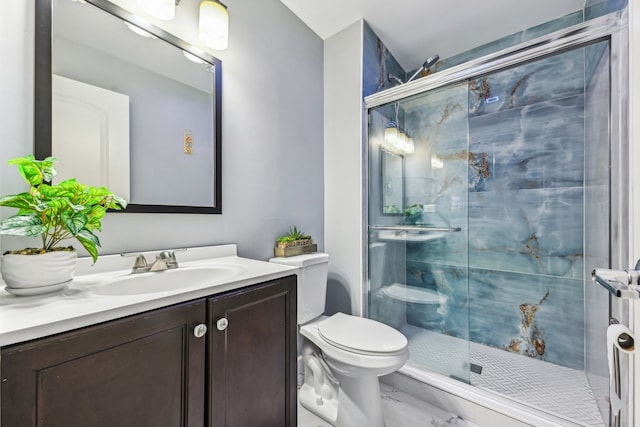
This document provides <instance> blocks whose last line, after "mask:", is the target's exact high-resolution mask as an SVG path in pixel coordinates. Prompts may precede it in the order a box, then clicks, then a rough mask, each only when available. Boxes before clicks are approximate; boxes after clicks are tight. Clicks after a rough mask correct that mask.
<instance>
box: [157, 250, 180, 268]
mask: <svg viewBox="0 0 640 427" xmlns="http://www.w3.org/2000/svg"><path fill="white" fill-rule="evenodd" d="M157 259H161V260H163V261H164V263H165V264H166V266H167V268H169V269H171V268H178V260H177V259H176V254H175V251H162V252H160V254H159V255H158V257H157Z"/></svg>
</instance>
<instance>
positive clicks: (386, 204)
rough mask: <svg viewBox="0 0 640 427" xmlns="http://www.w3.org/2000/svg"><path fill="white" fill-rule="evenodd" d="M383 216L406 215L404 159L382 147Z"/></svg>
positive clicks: (381, 186)
mask: <svg viewBox="0 0 640 427" xmlns="http://www.w3.org/2000/svg"><path fill="white" fill-rule="evenodd" d="M380 162H381V164H380V175H381V183H380V184H381V185H380V188H381V189H382V194H381V196H382V197H381V198H380V199H381V200H382V214H383V215H403V214H404V157H403V156H401V155H399V154H394V153H392V152H390V151H387V150H386V149H384V148H383V147H380Z"/></svg>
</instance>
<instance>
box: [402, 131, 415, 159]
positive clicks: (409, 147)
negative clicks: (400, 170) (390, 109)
mask: <svg viewBox="0 0 640 427" xmlns="http://www.w3.org/2000/svg"><path fill="white" fill-rule="evenodd" d="M415 151H416V144H415V143H414V142H413V138H411V137H410V136H409V135H407V141H406V144H405V146H404V152H405V153H407V154H413V153H414V152H415Z"/></svg>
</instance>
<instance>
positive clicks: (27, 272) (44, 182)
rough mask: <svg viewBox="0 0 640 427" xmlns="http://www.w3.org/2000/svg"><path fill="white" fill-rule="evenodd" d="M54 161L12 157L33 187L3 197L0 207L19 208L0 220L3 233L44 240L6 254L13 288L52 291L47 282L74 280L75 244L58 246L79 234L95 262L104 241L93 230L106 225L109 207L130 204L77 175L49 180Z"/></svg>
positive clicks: (5, 275)
mask: <svg viewBox="0 0 640 427" xmlns="http://www.w3.org/2000/svg"><path fill="white" fill-rule="evenodd" d="M56 161H57V160H56V159H55V158H53V157H47V158H46V159H44V160H35V158H34V157H33V156H32V155H28V156H26V157H19V158H16V159H12V160H10V161H9V164H10V165H16V166H17V167H18V171H19V172H20V175H22V177H23V178H24V180H25V181H26V182H27V183H28V184H29V185H30V189H29V191H28V192H25V193H20V194H14V195H9V196H4V197H1V198H0V206H7V207H12V208H16V209H18V212H17V213H16V214H15V215H13V216H11V217H9V218H6V219H3V220H1V221H0V234H10V235H16V236H27V237H38V236H39V237H40V238H41V239H42V246H41V247H39V248H26V249H22V250H17V251H7V252H5V253H4V254H3V257H2V265H1V267H2V268H1V271H2V278H3V279H4V281H5V283H6V284H7V288H8V289H7V290H8V291H10V292H11V290H15V289H29V288H39V289H35V290H33V291H32V292H31V293H32V294H33V293H38V291H42V292H50V291H51V289H49V288H48V287H52V286H55V285H59V284H61V283H65V282H67V281H69V280H71V278H72V276H73V271H74V269H75V265H76V261H77V254H76V251H75V250H74V248H73V247H72V246H68V247H63V246H60V242H61V241H63V240H66V239H76V240H77V241H78V242H80V244H81V245H82V246H83V247H84V248H85V249H86V250H87V252H89V254H90V255H91V257H92V259H93V262H94V263H95V262H96V261H97V259H98V250H97V247H98V246H100V240H99V239H98V236H96V234H95V232H96V231H100V230H101V229H102V223H101V220H102V218H103V217H104V215H105V213H106V212H107V209H115V210H120V209H122V208H124V207H126V205H127V202H126V201H125V200H124V199H122V198H120V197H118V196H116V195H115V194H113V193H111V192H110V191H109V190H108V189H107V188H105V187H90V186H88V185H85V184H81V183H79V182H77V181H76V179H75V178H74V179H68V180H66V181H62V182H60V183H59V184H56V185H53V184H51V183H50V182H51V180H52V179H53V177H54V176H55V175H56V170H55V167H54V163H55V162H56ZM43 287H44V288H43ZM13 293H16V294H17V293H18V292H13Z"/></svg>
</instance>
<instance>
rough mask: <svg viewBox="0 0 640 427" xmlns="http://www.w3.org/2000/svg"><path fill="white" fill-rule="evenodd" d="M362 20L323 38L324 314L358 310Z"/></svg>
mask: <svg viewBox="0 0 640 427" xmlns="http://www.w3.org/2000/svg"><path fill="white" fill-rule="evenodd" d="M362 43H363V21H359V22H356V23H355V24H352V25H351V26H349V27H347V28H346V29H344V30H342V31H341V32H339V33H338V34H336V35H334V36H332V37H331V38H328V39H326V40H325V45H324V91H325V92H324V93H325V105H324V116H325V123H324V134H325V138H324V158H325V172H324V177H325V181H324V186H325V206H324V215H325V226H324V227H325V237H324V238H325V248H326V251H327V253H329V256H330V260H329V282H328V289H327V310H326V311H327V313H333V312H336V311H343V312H347V313H353V314H361V310H362V292H363V290H362V283H363V269H362V265H363V250H362V238H363V236H362V218H363V201H362V200H363V190H362V189H363V187H362V186H363V185H364V184H363V179H362V177H363V175H362V173H363V172H362V150H363V149H362V132H363V130H362V114H363V105H362V52H363V50H362Z"/></svg>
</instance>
